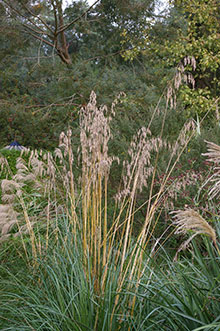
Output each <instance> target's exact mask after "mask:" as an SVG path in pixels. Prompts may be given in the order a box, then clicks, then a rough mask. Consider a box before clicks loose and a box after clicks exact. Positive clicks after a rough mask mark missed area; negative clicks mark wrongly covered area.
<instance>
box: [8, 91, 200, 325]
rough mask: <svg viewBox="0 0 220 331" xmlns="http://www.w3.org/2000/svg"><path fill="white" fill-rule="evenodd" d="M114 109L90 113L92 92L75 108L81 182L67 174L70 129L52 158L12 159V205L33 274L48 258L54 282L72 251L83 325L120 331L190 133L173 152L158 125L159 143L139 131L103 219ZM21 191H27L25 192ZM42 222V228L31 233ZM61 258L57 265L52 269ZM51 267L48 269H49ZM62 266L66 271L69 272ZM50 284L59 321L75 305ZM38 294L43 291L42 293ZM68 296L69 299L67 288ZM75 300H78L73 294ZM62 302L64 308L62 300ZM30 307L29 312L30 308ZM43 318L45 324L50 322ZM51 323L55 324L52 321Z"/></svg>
mask: <svg viewBox="0 0 220 331" xmlns="http://www.w3.org/2000/svg"><path fill="white" fill-rule="evenodd" d="M117 102H119V99H117V100H116V101H115V102H114V103H113V105H112V107H111V109H110V110H108V109H107V107H105V106H101V107H97V103H96V95H95V93H94V92H92V93H91V96H90V101H89V103H88V105H87V106H86V107H84V108H82V109H81V112H80V147H79V150H78V153H79V154H78V155H79V157H78V159H79V160H78V161H79V162H80V166H79V167H80V169H81V176H78V178H76V176H75V171H74V167H75V166H78V165H77V160H76V159H75V158H74V155H75V154H76V153H74V150H73V144H72V131H71V129H69V130H68V131H67V133H64V132H62V133H61V135H60V143H59V147H58V148H57V149H56V150H55V152H54V154H51V153H40V152H36V151H34V152H31V154H30V156H29V159H28V161H27V162H23V161H22V160H21V159H18V161H17V167H18V172H17V174H16V175H15V176H14V177H13V178H12V180H13V181H15V182H16V183H18V184H19V185H20V186H19V190H17V191H16V192H17V193H16V192H15V193H16V197H17V198H16V201H17V205H16V204H15V205H13V206H15V207H16V208H17V210H19V211H20V213H21V215H20V216H19V222H18V224H22V222H23V223H25V224H26V226H27V229H28V230H29V233H30V237H31V247H32V255H33V258H34V261H35V264H34V267H35V269H37V268H38V267H39V266H40V265H41V263H45V264H46V265H47V255H48V254H50V255H51V254H52V255H51V256H50V257H51V259H52V260H53V259H54V265H56V272H58V275H56V276H57V277H61V276H60V275H61V274H62V272H61V273H60V270H61V269H60V268H62V269H63V266H62V263H64V264H65V263H67V264H68V263H69V262H68V261H70V257H71V260H72V259H74V257H73V256H72V254H71V251H74V252H76V255H77V262H74V263H73V265H72V264H71V265H70V267H71V268H74V266H75V265H76V266H77V268H80V269H81V271H80V273H78V276H79V277H82V278H81V279H79V280H77V281H78V282H79V283H80V282H81V281H82V284H84V285H85V284H87V285H88V286H87V287H86V288H87V290H88V291H89V293H87V294H88V296H89V298H87V299H88V300H89V302H90V303H91V302H92V303H93V305H92V307H93V308H91V309H92V310H93V313H92V314H93V315H92V317H91V316H90V317H91V320H90V322H91V321H92V322H91V323H92V324H89V325H88V324H85V325H84V324H83V325H84V327H89V328H91V329H94V330H98V329H103V328H105V329H108V330H116V329H120V327H122V325H124V323H125V322H126V321H128V320H130V321H132V320H133V316H134V311H135V306H136V292H137V289H138V286H139V285H140V282H141V279H142V277H143V275H144V274H145V273H146V272H147V270H148V264H147V261H149V259H148V260H147V259H146V257H145V254H146V252H148V251H149V255H150V257H152V256H153V255H154V254H155V249H156V246H158V247H159V239H156V241H155V242H156V243H154V244H153V246H152V245H151V239H152V238H153V237H154V232H155V228H156V226H157V223H158V219H159V217H160V215H161V210H162V206H163V201H164V196H165V193H166V190H167V181H168V178H169V177H170V175H171V173H172V171H173V169H174V168H175V166H176V164H177V162H178V161H179V159H180V156H181V154H182V153H183V151H184V149H185V147H186V146H187V143H188V141H189V140H190V138H191V137H192V135H193V134H194V129H193V127H192V126H191V125H188V126H185V127H184V130H183V131H182V132H181V135H180V137H179V138H178V139H177V143H175V144H174V145H172V144H169V143H168V142H167V141H166V140H165V139H164V138H163V126H164V125H163V126H162V128H161V132H160V134H159V136H158V137H153V136H152V133H151V131H150V127H148V128H145V127H143V128H141V129H140V130H139V131H138V133H137V135H135V136H134V137H133V139H132V141H131V143H130V147H129V149H128V160H126V161H124V163H123V169H122V180H121V184H120V185H119V190H118V193H117V194H116V196H115V203H116V207H115V212H114V216H113V217H112V216H110V215H109V204H110V203H111V201H113V198H112V200H110V194H109V187H110V185H111V183H110V171H111V168H112V165H113V163H114V162H119V158H118V157H116V156H111V155H110V154H109V150H108V146H109V141H110V139H111V138H112V135H111V130H110V125H111V120H112V117H113V116H115V106H116V104H117ZM167 107H168V104H167ZM167 111H168V108H166V111H165V112H164V117H163V124H164V122H165V118H166V112H167ZM162 149H167V150H168V153H169V154H170V160H169V161H168V165H167V168H166V173H165V175H164V177H163V181H162V183H161V185H160V187H159V188H158V189H157V190H155V187H154V183H155V178H156V172H157V167H158V160H159V156H160V151H161V150H162ZM27 182H28V186H27ZM20 187H21V188H20ZM25 187H26V188H27V187H28V188H29V193H28V192H27V190H25ZM144 188H145V189H146V190H145V191H143V189H144ZM140 192H142V193H143V192H148V193H147V196H146V199H145V202H144V203H143V204H142V206H141V207H138V208H139V209H140V208H142V210H143V213H144V216H143V217H142V220H141V223H142V224H141V226H140V227H139V232H138V233H136V237H134V228H135V227H136V216H137V210H138V208H137V200H138V197H139V194H140ZM18 193H19V194H18ZM12 203H13V202H12ZM19 204H20V205H19ZM19 206H20V207H19ZM64 221H65V231H64V230H63V227H64V224H63V223H64ZM20 222H21V223H20ZM42 223H43V225H44V227H43V229H42V230H41V231H36V229H38V227H39V226H40V224H42ZM154 239H155V238H154ZM51 252H53V253H51ZM62 255H63V256H62ZM57 257H59V258H57ZM61 257H62V263H61V265H59V261H61ZM39 260H40V262H39ZM52 260H50V262H51V261H52ZM65 260H66V261H67V262H65ZM74 261H75V260H74ZM36 262H37V263H36ZM71 263H72V262H71ZM52 265H53V263H52V262H51V268H52ZM68 265H69V264H68ZM65 266H66V265H65ZM66 267H67V269H68V266H66ZM46 270H47V271H46V274H48V277H49V278H50V277H52V278H53V275H52V274H51V270H49V269H48V268H46ZM74 270H75V269H74ZM74 272H75V271H74ZM43 275H44V274H41V276H42V277H43V278H42V279H39V280H38V282H39V284H40V285H41V284H46V283H44V282H46V279H44V276H43ZM66 275H68V272H66ZM45 277H46V276H45ZM71 277H73V275H72V276H71ZM74 277H75V276H74ZM67 278H68V277H67ZM53 279H54V278H53ZM66 281H67V282H68V284H69V283H72V282H73V283H74V284H75V278H73V279H69V278H68V279H67V280H66ZM149 282H150V276H149ZM57 284H59V282H57V281H56V279H55V281H54V286H55V288H56V289H57V290H56V292H58V293H59V294H60V296H61V297H62V300H61V301H62V302H60V301H59V300H60V297H59V300H58V306H59V307H60V308H61V310H62V314H63V315H62V316H63V317H62V318H63V319H65V316H67V315H68V314H69V313H70V310H71V305H72V302H74V300H75V299H74V298H72V299H71V300H70V298H69V296H66V290H65V287H63V286H61V287H60V286H58V287H56V286H57ZM60 288H62V290H60ZM84 288H85V286H84ZM44 290H45V291H47V288H45V289H44ZM87 290H86V291H87ZM60 291H61V293H60ZM71 293H73V294H74V293H75V292H74V291H73V289H72V292H71ZM77 293H78V291H77ZM75 295H76V297H78V294H76V293H75V294H74V296H75ZM46 296H47V295H46ZM79 296H80V295H79ZM33 297H35V295H34V296H33ZM67 297H68V303H67V302H66V301H65V300H66V299H67ZM83 300H85V297H84V298H83ZM79 301H80V300H79ZM38 305H39V303H38ZM79 305H80V302H79ZM56 307H57V306H56ZM63 307H65V309H63ZM124 307H126V311H125V309H124ZM32 308H33V311H34V309H35V308H34V306H32ZM32 308H31V309H32ZM77 309H78V308H77ZM77 309H76V310H77ZM71 311H72V310H71ZM59 313H60V312H58V315H59ZM33 314H34V312H33ZM90 314H91V312H90ZM81 315H82V314H78V313H76V314H75V318H77V322H79V325H80V323H81V322H82V320H81V322H80V318H81V317H80V316H81ZM68 316H69V315H68ZM71 316H72V313H71ZM38 317H39V316H38ZM38 317H37V318H38ZM47 317H48V318H49V315H48V316H47ZM72 318H73V317H71V320H72ZM57 321H58V322H59V318H58V319H57ZM106 321H107V322H106ZM29 322H31V321H30V320H29ZM90 322H89V323H90ZM83 323H86V320H83ZM106 323H107V324H106ZM70 324H71V323H70ZM64 325H65V324H64ZM131 325H132V323H131ZM64 327H65V326H63V328H64ZM71 327H72V324H71ZM102 327H103V328H102ZM76 329H77V330H78V329H79V328H77V327H76ZM126 329H127V330H128V329H129V328H128V327H127V328H126ZM67 330H68V328H67ZM71 330H72V329H71Z"/></svg>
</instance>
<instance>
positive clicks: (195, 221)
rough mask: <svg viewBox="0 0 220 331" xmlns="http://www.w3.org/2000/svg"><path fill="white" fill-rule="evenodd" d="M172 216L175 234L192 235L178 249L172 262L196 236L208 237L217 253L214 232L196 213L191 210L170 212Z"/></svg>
mask: <svg viewBox="0 0 220 331" xmlns="http://www.w3.org/2000/svg"><path fill="white" fill-rule="evenodd" d="M171 214H173V215H174V216H173V219H174V220H173V224H174V225H175V226H176V231H175V234H186V233H188V232H192V233H193V234H192V235H191V236H190V238H189V239H187V240H186V241H185V242H184V243H183V244H182V245H181V246H180V247H179V249H178V251H177V253H176V255H175V258H174V260H176V259H177V255H178V253H179V252H180V251H181V250H183V249H186V247H187V246H188V244H189V243H190V242H191V241H192V239H193V238H194V237H195V236H197V235H198V234H204V235H207V236H208V237H210V238H211V239H212V241H213V243H214V245H215V247H216V249H217V250H218V252H219V248H218V246H217V241H216V233H215V230H214V229H213V228H212V227H211V225H210V224H209V223H208V222H207V221H206V220H205V219H204V218H203V217H202V216H200V215H199V214H198V213H197V212H196V211H194V210H193V209H186V210H177V211H174V212H171Z"/></svg>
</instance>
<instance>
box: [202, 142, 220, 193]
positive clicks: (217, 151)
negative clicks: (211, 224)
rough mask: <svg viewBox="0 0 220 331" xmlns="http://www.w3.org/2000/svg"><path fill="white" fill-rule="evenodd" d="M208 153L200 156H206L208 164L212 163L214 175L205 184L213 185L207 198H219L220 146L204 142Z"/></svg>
mask: <svg viewBox="0 0 220 331" xmlns="http://www.w3.org/2000/svg"><path fill="white" fill-rule="evenodd" d="M206 144H207V149H208V152H207V153H204V154H202V155H204V156H206V157H207V159H208V161H209V162H213V163H214V165H215V166H214V171H215V173H214V175H212V176H211V177H210V178H209V179H208V180H207V181H206V183H205V184H207V183H209V182H211V183H214V184H213V185H212V187H211V189H210V190H209V196H210V198H211V199H213V198H215V197H217V196H219V194H220V146H218V145H216V144H214V143H213V142H209V141H206Z"/></svg>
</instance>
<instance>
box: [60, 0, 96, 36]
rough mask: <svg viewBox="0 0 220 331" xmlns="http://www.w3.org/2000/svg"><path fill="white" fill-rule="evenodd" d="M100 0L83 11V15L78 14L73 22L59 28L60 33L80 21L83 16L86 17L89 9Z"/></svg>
mask: <svg viewBox="0 0 220 331" xmlns="http://www.w3.org/2000/svg"><path fill="white" fill-rule="evenodd" d="M99 1H100V0H96V1H95V2H94V4H93V5H91V6H90V7H89V8H88V9H87V10H86V11H85V12H84V13H82V15H80V16H78V17H77V18H75V19H74V20H73V21H72V22H70V23H68V24H66V25H65V26H63V28H62V29H60V30H58V33H60V32H63V31H65V30H66V29H68V28H69V27H70V26H71V25H73V24H74V23H76V22H77V21H79V20H80V19H81V18H82V17H84V16H85V15H86V14H87V13H88V12H89V11H90V9H92V7H94V6H95V5H96V4H97V3H98V2H99Z"/></svg>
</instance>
